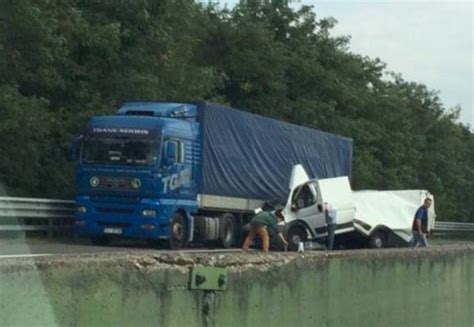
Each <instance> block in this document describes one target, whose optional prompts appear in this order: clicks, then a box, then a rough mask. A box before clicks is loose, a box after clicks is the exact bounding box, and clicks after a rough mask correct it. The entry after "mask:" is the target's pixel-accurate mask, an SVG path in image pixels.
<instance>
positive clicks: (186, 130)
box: [76, 102, 200, 247]
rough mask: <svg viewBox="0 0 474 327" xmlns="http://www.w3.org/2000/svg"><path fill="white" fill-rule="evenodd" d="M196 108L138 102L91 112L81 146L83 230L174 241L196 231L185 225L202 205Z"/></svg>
mask: <svg viewBox="0 0 474 327" xmlns="http://www.w3.org/2000/svg"><path fill="white" fill-rule="evenodd" d="M195 115H196V107H195V106H193V105H192V104H181V103H148V102H143V103H141V102H133V103H125V104H124V105H123V106H122V107H121V108H120V109H119V111H118V112H117V114H116V115H114V116H101V117H93V118H92V119H91V120H90V122H89V123H88V125H87V127H86V129H85V131H84V133H83V134H82V136H81V138H80V142H79V144H78V146H77V148H78V149H79V151H78V153H77V169H76V171H77V173H76V184H77V191H78V194H77V197H76V208H77V209H76V226H77V230H78V233H79V235H83V236H87V237H90V238H91V239H92V240H93V242H94V243H97V244H106V243H108V242H109V241H110V239H111V238H112V237H114V236H121V237H129V238H139V239H145V240H160V239H170V242H171V243H172V244H171V245H172V246H173V247H179V246H180V245H181V244H182V243H184V242H185V241H187V240H189V239H191V238H192V233H191V230H190V229H185V228H184V226H185V225H186V224H187V223H188V224H189V219H190V218H189V215H188V213H191V212H194V211H196V207H197V204H196V196H197V187H198V186H197V180H198V179H199V169H197V165H198V159H199V150H200V149H199V144H200V143H199V129H198V126H197V125H198V123H197V122H196V121H195V120H194V119H193V118H194V117H195ZM170 217H172V221H171V223H170Z"/></svg>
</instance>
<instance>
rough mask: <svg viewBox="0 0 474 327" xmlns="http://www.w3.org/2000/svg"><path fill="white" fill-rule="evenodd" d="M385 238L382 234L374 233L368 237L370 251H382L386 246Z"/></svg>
mask: <svg viewBox="0 0 474 327" xmlns="http://www.w3.org/2000/svg"><path fill="white" fill-rule="evenodd" d="M386 241H387V237H386V235H385V233H383V232H375V233H373V234H372V235H371V236H370V239H369V246H370V247H371V248H372V249H382V248H384V247H386V246H387V244H386Z"/></svg>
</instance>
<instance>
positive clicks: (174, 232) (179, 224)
mask: <svg viewBox="0 0 474 327" xmlns="http://www.w3.org/2000/svg"><path fill="white" fill-rule="evenodd" d="M186 235H187V234H186V222H185V220H184V217H183V215H182V214H181V213H179V212H178V213H176V215H175V216H174V217H173V219H171V223H170V238H169V241H168V244H169V247H170V249H172V250H178V249H181V248H182V247H183V246H184V244H186Z"/></svg>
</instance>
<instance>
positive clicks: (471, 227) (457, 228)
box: [434, 221, 474, 232]
mask: <svg viewBox="0 0 474 327" xmlns="http://www.w3.org/2000/svg"><path fill="white" fill-rule="evenodd" d="M434 230H435V232H474V223H460V222H454V221H436V222H435V225H434Z"/></svg>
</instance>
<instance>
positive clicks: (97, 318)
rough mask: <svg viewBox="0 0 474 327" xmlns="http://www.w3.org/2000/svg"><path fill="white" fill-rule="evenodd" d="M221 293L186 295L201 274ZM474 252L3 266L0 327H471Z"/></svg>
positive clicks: (111, 258) (141, 258)
mask: <svg viewBox="0 0 474 327" xmlns="http://www.w3.org/2000/svg"><path fill="white" fill-rule="evenodd" d="M197 264H198V265H203V266H220V267H226V269H227V271H228V286H227V289H226V290H225V291H202V290H200V291H197V290H190V289H189V278H190V268H191V267H193V266H195V265H197ZM473 309H474V247H473V246H472V245H471V246H446V247H437V248H431V249H430V248H428V249H424V250H406V249H397V250H383V251H347V252H335V253H333V254H329V255H327V254H326V253H322V252H317V253H305V254H304V255H298V254H274V255H262V254H231V255H184V254H176V255H169V254H167V255H156V256H153V255H150V254H149V252H148V254H143V255H125V254H123V253H118V254H101V255H97V256H74V257H73V256H69V257H53V258H48V257H46V258H36V259H35V260H34V261H33V259H8V260H5V259H4V260H1V261H0V326H55V325H57V326H181V327H183V326H186V327H191V326H216V327H220V326H474V312H473V311H474V310H473Z"/></svg>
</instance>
